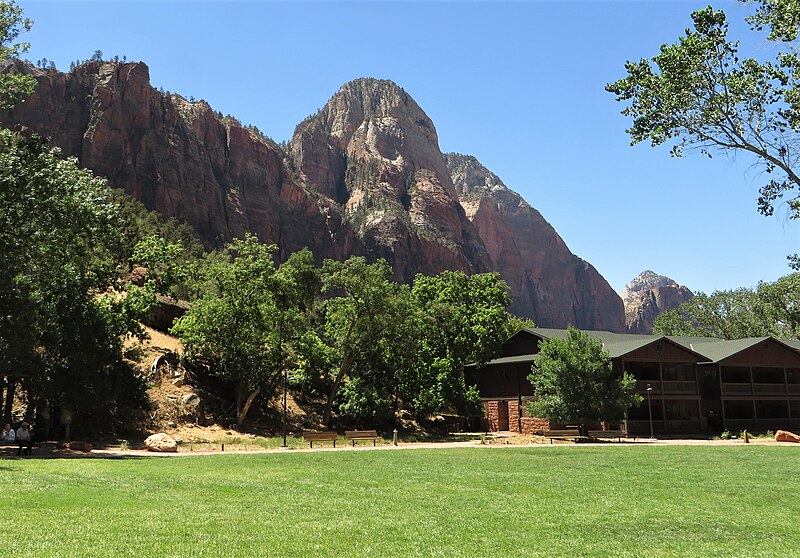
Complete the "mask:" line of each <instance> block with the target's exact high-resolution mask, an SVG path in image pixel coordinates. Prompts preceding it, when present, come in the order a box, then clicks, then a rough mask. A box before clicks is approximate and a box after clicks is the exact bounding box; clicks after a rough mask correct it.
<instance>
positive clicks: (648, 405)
mask: <svg viewBox="0 0 800 558" xmlns="http://www.w3.org/2000/svg"><path fill="white" fill-rule="evenodd" d="M651 391H653V387H652V386H651V385H650V384H647V411H648V413H649V414H650V441H653V440H655V439H656V438H655V436H653V406H652V405H651V404H650V392H651Z"/></svg>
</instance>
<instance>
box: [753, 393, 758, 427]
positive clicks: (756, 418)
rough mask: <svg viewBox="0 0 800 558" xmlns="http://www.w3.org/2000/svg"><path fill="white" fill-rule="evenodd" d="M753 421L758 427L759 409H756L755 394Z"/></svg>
mask: <svg viewBox="0 0 800 558" xmlns="http://www.w3.org/2000/svg"><path fill="white" fill-rule="evenodd" d="M753 423H754V424H755V425H756V429H758V411H757V410H756V398H755V396H753Z"/></svg>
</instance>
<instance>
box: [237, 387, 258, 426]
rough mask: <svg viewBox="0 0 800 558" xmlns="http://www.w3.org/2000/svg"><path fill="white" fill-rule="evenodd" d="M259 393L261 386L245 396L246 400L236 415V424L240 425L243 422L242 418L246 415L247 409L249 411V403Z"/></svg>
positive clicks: (250, 403)
mask: <svg viewBox="0 0 800 558" xmlns="http://www.w3.org/2000/svg"><path fill="white" fill-rule="evenodd" d="M259 393H261V388H258V389H256V390H255V391H254V392H253V393H251V394H250V395H248V396H247V401H245V403H244V407H243V408H242V410H241V412H240V413H239V414H238V415H237V416H236V424H238V425H239V426H241V425H242V423H243V422H244V418H245V417H246V416H247V413H248V411H250V405H252V404H253V401H255V399H256V397H257V396H258V394H259Z"/></svg>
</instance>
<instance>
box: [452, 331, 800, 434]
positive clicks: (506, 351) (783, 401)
mask: <svg viewBox="0 0 800 558" xmlns="http://www.w3.org/2000/svg"><path fill="white" fill-rule="evenodd" d="M585 333H587V334H588V335H589V336H590V337H591V338H593V339H597V340H598V341H600V342H601V343H602V344H603V348H604V350H606V351H607V352H608V353H609V355H610V357H611V362H612V364H613V366H614V369H615V370H617V371H619V372H620V374H621V373H622V371H623V370H624V371H626V372H628V373H629V374H631V375H633V376H634V377H635V378H636V392H637V393H639V394H640V395H642V397H644V398H645V401H644V402H643V403H642V405H640V406H639V407H635V408H631V409H629V410H628V412H627V414H626V418H625V422H626V424H625V425H624V426H625V427H626V428H627V431H628V432H630V433H632V434H634V433H638V434H645V433H649V431H650V416H649V413H650V409H651V410H652V415H653V430H654V431H655V433H657V434H707V433H718V432H721V431H723V430H731V431H733V430H744V429H747V430H751V431H764V430H776V429H779V428H780V429H786V430H790V429H792V428H798V427H800V342H799V341H784V340H778V339H775V338H773V337H755V338H748V339H737V340H733V341H726V340H721V339H716V338H711V337H676V336H658V335H632V334H619V333H610V332H607V331H586V332H585ZM566 335H567V330H563V329H545V328H532V329H522V330H520V331H518V332H517V333H516V334H514V335H513V336H512V337H511V338H510V339H508V341H506V343H505V344H504V345H503V348H502V352H501V355H500V356H499V357H498V358H496V359H494V360H492V361H490V362H489V363H487V364H486V365H485V366H483V367H480V368H478V367H475V366H467V367H465V370H464V373H465V379H466V381H467V384H472V385H477V387H478V391H479V392H480V394H481V398H482V399H483V402H484V406H485V410H486V421H487V425H486V426H487V429H488V430H490V431H505V430H509V431H514V432H522V433H528V434H530V433H533V432H535V431H536V430H546V429H549V428H551V427H555V425H550V423H549V422H548V421H546V420H543V419H540V418H536V417H529V416H526V413H525V404H526V402H527V401H528V400H530V399H531V398H532V397H533V386H532V385H531V383H530V381H529V380H528V375H529V374H530V373H531V366H532V365H533V363H534V362H535V361H536V359H537V358H538V353H539V344H540V343H541V342H542V341H543V340H546V339H553V338H564V337H566ZM648 386H649V387H650V388H651V390H650V405H649V407H648V403H647V393H648V392H647V388H648Z"/></svg>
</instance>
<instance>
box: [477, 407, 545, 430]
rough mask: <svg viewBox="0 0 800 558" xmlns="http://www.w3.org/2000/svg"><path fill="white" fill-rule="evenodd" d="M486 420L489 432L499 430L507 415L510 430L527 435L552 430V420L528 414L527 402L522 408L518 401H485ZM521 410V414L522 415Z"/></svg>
mask: <svg viewBox="0 0 800 558" xmlns="http://www.w3.org/2000/svg"><path fill="white" fill-rule="evenodd" d="M484 408H485V410H486V422H487V424H488V427H489V428H488V430H489V432H498V431H499V430H500V425H501V424H504V423H505V421H506V417H507V420H508V430H509V431H510V432H520V433H521V434H525V435H528V436H530V435H533V434H534V433H535V432H536V431H539V430H550V421H549V420H547V419H543V418H539V417H529V416H526V411H525V403H524V402H523V404H522V409H521V410H520V407H519V403H518V402H517V401H514V400H511V401H502V402H501V401H485V402H484ZM520 411H521V416H520Z"/></svg>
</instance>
